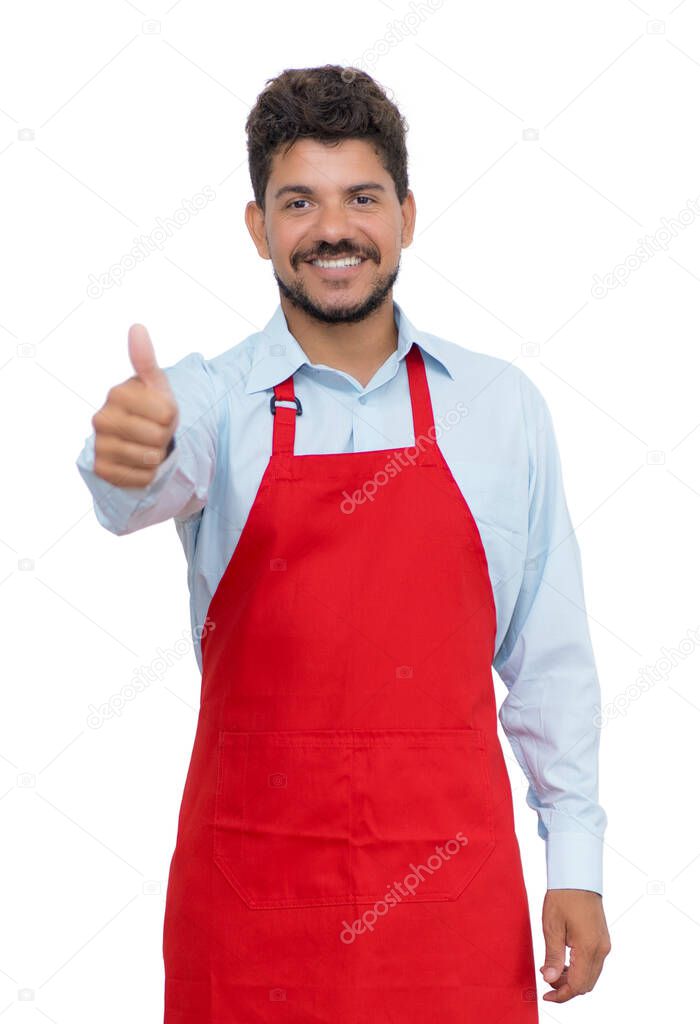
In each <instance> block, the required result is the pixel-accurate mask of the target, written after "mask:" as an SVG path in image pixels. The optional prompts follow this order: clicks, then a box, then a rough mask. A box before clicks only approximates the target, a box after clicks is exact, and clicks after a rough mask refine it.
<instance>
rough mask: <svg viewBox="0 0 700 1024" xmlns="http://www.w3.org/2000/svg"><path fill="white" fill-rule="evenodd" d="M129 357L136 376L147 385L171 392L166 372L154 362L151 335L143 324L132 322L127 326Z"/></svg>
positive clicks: (154, 356) (154, 355)
mask: <svg viewBox="0 0 700 1024" xmlns="http://www.w3.org/2000/svg"><path fill="white" fill-rule="evenodd" d="M129 359H130V360H131V365H132V366H133V368H134V370H135V371H136V376H137V377H138V378H139V380H142V381H143V383H144V384H145V385H146V386H147V387H151V388H156V389H157V390H158V391H164V392H166V393H167V394H172V392H171V388H170V384H169V383H168V377H167V374H166V373H165V371H164V370H161V368H160V366H158V363H157V362H156V353H155V350H154V348H153V342H152V341H151V336H150V335H149V333H148V331H147V330H146V328H145V327H144V326H143V324H132V325H131V327H130V328H129Z"/></svg>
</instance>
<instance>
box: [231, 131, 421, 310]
mask: <svg viewBox="0 0 700 1024" xmlns="http://www.w3.org/2000/svg"><path fill="white" fill-rule="evenodd" d="M246 223H247V225H248V230H249V231H250V233H251V236H252V238H253V241H254V242H255V244H256V247H257V249H258V252H259V254H260V255H261V256H262V257H263V258H264V259H269V260H271V261H272V267H273V273H274V276H275V280H276V281H277V284H278V287H279V289H280V292H281V294H282V295H283V296H285V297H286V298H287V299H288V300H289V302H291V303H292V304H293V305H295V306H296V307H298V308H300V309H302V310H303V311H304V312H305V313H306V314H308V315H309V316H311V317H313V318H314V319H316V320H319V321H321V322H322V323H327V324H335V323H354V322H357V321H359V320H364V319H365V317H367V316H369V314H370V313H372V312H373V311H374V310H375V309H377V308H378V307H379V306H381V304H382V303H383V302H384V301H385V300H386V299H387V296H390V293H391V289H392V287H393V285H394V282H395V281H396V278H397V277H398V273H399V264H400V259H401V249H402V248H403V247H404V246H407V245H410V243H411V241H412V238H413V227H414V223H415V201H414V198H413V193H412V192H410V191H409V193H408V195H407V197H406V199H405V200H404V202H403V203H402V204H400V203H399V201H398V197H397V195H396V189H395V186H394V182H393V179H392V177H391V175H390V174H389V173H388V172H387V171H386V170H385V169H384V167H383V166H382V163H381V160H380V159H379V157H378V155H377V153H376V152H375V150H374V149H373V147H372V146H371V144H370V143H369V142H367V141H365V140H364V139H344V140H343V141H342V142H340V143H338V144H333V145H324V144H323V143H321V142H319V141H318V140H317V139H300V140H298V141H297V142H295V143H294V145H293V146H292V148H291V149H290V150H289V152H287V153H285V152H284V151H283V150H282V149H281V150H278V151H277V153H275V156H274V158H273V163H272V171H271V174H270V179H269V181H268V183H267V188H266V190H265V213H264V214H263V213H262V211H261V210H260V207H259V206H258V205H257V203H252V202H251V203H248V206H247V207H246ZM338 257H347V258H353V262H356V259H357V258H359V263H357V265H353V266H346V267H342V266H341V267H334V266H331V267H328V266H325V267H324V266H318V265H315V264H314V263H313V262H312V261H313V260H314V259H324V260H332V259H333V258H338ZM388 301H390V298H389V300H388Z"/></svg>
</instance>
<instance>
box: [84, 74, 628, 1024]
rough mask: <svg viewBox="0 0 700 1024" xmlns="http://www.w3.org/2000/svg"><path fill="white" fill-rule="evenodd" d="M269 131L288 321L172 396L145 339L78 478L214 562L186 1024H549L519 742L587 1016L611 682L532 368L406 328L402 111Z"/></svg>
mask: <svg viewBox="0 0 700 1024" xmlns="http://www.w3.org/2000/svg"><path fill="white" fill-rule="evenodd" d="M246 128H247V132H248V151H249V166H250V174H251V180H252V185H253V192H254V196H255V199H254V201H251V202H250V203H249V204H248V205H247V207H246V211H245V218H246V224H247V226H248V230H249V232H250V235H251V237H252V239H253V242H254V244H255V246H256V248H257V251H258V254H259V255H260V256H261V257H262V258H263V259H265V260H269V261H270V262H271V264H272V270H273V273H274V277H275V280H276V282H277V286H278V288H279V295H280V301H279V305H278V306H277V308H276V310H275V311H274V313H273V315H272V317H271V319H270V320H269V321H268V323H267V324H266V325H265V327H264V328H263V329H262V330H260V331H256V332H254V333H253V334H251V335H250V336H249V337H247V338H246V339H245V340H244V341H242V342H241V343H240V344H238V345H236V346H234V347H233V348H231V349H229V350H228V351H226V352H224V353H223V354H221V355H218V356H216V357H214V358H212V359H205V358H204V357H203V356H202V355H201V354H199V353H192V354H191V355H188V356H186V357H185V358H184V359H182V360H180V362H178V363H176V364H175V365H174V366H172V367H169V368H167V369H162V368H160V367H159V366H158V364H157V362H156V358H155V354H154V349H153V346H152V344H151V341H150V338H149V336H148V333H147V332H146V330H145V328H143V327H142V326H141V325H136V324H135V325H133V326H132V328H131V329H130V332H129V339H128V341H129V355H130V358H131V362H132V365H133V368H134V371H135V372H134V375H133V376H132V377H130V378H129V379H128V380H126V381H124V382H123V383H121V384H119V385H117V386H115V387H113V388H112V389H111V390H110V392H109V393H108V395H107V400H106V401H105V403H104V405H103V406H102V408H101V409H100V410H99V411H98V412H97V413H96V414H95V416H94V417H93V421H92V422H93V427H94V431H93V434H92V435H91V436H90V437H89V438H88V439H87V441H86V444H85V447H84V449H83V451H82V452H81V454H80V456H79V458H78V467H79V469H80V472H81V474H82V476H83V478H84V479H85V481H86V483H87V484H88V486H89V487H90V488H91V491H92V493H93V495H94V500H95V511H96V515H97V517H98V519H99V521H100V522H101V523H102V524H103V525H104V526H105V527H106V528H108V529H109V530H111V531H112V532H114V533H116V534H126V533H131V532H133V531H135V530H139V529H142V528H144V527H146V526H148V525H150V524H152V523H157V522H162V521H164V520H166V519H170V518H172V519H173V520H174V522H175V525H176V528H177V532H178V535H179V537H180V539H181V541H182V544H183V547H184V550H185V554H186V557H187V561H188V582H189V586H190V596H191V602H190V606H191V617H192V626H193V635H194V636H195V638H196V643H195V651H196V656H197V662H198V665H199V667H200V668H201V671H202V684H201V702H200V708H199V715H198V720H197V727H196V733H195V737H194V745H193V749H192V755H191V760H190V765H189V771H188V775H187V781H186V785H185V790H184V793H183V798H182V805H181V810H180V816H179V821H178V831H177V842H176V847H175V850H174V853H173V857H172V861H171V864H170V874H169V881H168V891H167V901H166V911H165V924H164V941H163V953H164V959H165V985H166V987H165V1022H166V1024H215V1022H216V1024H221V1022H223V1021H253V1020H255V1021H279V1020H281V1019H282V1018H284V1019H285V1020H289V1021H292V1020H293V1021H298V1022H302V1021H317V1022H329V1024H330V1022H333V1024H351V1022H353V1024H354V1022H360V1021H372V1022H373V1024H385V1022H386V1024H388V1022H394V1021H401V1022H402V1024H409V1022H410V1024H413V1022H415V1024H419V1022H420V1024H426V1022H427V1021H432V1020H440V1021H441V1022H442V1024H462V1022H463V1021H465V1020H469V1021H478V1022H479V1024H496V1022H500V1024H506V1022H508V1024H520V1022H523V1024H525V1022H528V1024H532V1022H534V1021H536V1020H537V1019H538V1008H537V990H536V973H535V964H534V954H533V945H532V933H531V926H530V915H529V907H528V898H527V893H526V889H525V884H524V877H523V870H522V864H521V859H520V852H519V846H518V841H517V838H516V834H515V828H514V814H513V801H512V793H511V788H510V782H509V776H508V772H507V769H506V763H505V758H504V752H503V750H502V747H501V744H500V741H499V739H498V736H497V722H498V719H499V718H500V721H501V723H502V725H503V728H504V730H505V733H506V735H507V737H508V740H509V743H510V745H511V746H512V750H513V752H514V753H515V756H516V758H517V761H518V763H519V765H520V766H521V768H522V770H523V772H524V773H525V775H526V777H527V782H528V791H527V802H528V803H529V805H530V806H531V807H532V808H534V809H535V810H536V812H537V816H538V826H539V834H540V835H541V836H542V838H543V839H544V840H545V844H546V846H545V848H546V874H547V892H546V896H545V900H544V906H543V910H542V926H543V931H544V938H545V945H546V956H545V962H544V964H542V965H541V967H540V971H541V972H542V974H543V976H544V979H545V980H546V981H548V982H549V984H550V985H551V986H552V988H551V990H550V991H547V992H546V993H545V994H544V999H547V1000H550V1001H554V1002H564V1001H566V1000H568V999H571V998H572V997H574V996H576V995H579V994H581V993H584V992H588V991H590V989H591V988H592V987H593V986H594V984H595V982H596V980H597V978H598V976H599V974H600V971H601V969H602V965H603V960H604V958H605V956H606V955H607V954H608V952H609V950H610V939H609V936H608V930H607V927H606V922H605V916H604V913H603V907H602V845H603V834H604V830H605V826H606V816H605V813H604V812H603V810H602V808H601V806H600V804H599V803H598V799H597V792H598V767H597V759H598V731H597V729H596V727H595V724H594V720H595V713H596V708H597V707H598V705H599V701H600V695H599V684H598V679H597V673H596V667H595V663H594V658H593V652H592V648H591V642H590V637H589V632H588V628H587V621H586V615H585V611H584V596H583V584H582V575H581V565H580V558H579V550H578V546H577V542H576V539H575V536H574V533H573V530H572V526H571V521H570V518H569V514H568V510H567V505H566V499H565V496H564V489H563V483H562V474H561V466H560V463H559V456H558V452H557V446H556V442H555V439H554V433H553V427H552V422H551V417H550V415H549V412H548V409H547V406H546V403H545V401H544V399H543V398H542V396H541V394H540V393H539V391H538V390H537V389H536V388H535V386H534V385H533V384H532V382H531V381H530V380H529V378H528V377H526V376H525V374H523V373H522V371H520V370H519V369H518V368H516V367H515V366H513V365H512V364H508V363H506V362H505V361H503V360H500V359H496V358H494V357H492V356H488V355H485V354H482V353H479V352H477V351H474V350H472V349H470V348H465V347H463V346H460V345H457V344H455V343H453V342H450V341H447V340H445V339H442V338H439V337H436V336H435V335H432V334H429V333H427V332H426V331H422V330H419V329H417V328H416V327H414V326H413V324H412V323H411V322H410V321H409V319H408V317H407V315H406V313H405V312H404V310H403V308H402V307H401V306H399V304H398V303H397V302H396V301H395V300H394V299H393V293H392V289H393V286H394V283H395V281H396V279H397V276H398V273H399V264H400V258H401V250H402V249H403V248H405V247H407V246H408V245H410V244H411V241H412V238H413V231H414V224H415V218H416V205H415V199H414V196H413V194H412V192H411V191H410V189H409V188H408V178H407V154H406V146H405V130H406V125H405V122H404V120H403V118H402V117H401V115H400V114H399V112H398V110H397V108H396V107H395V105H394V104H393V103H392V102H391V101H390V100H389V99H388V98H387V96H386V94H385V93H384V91H383V90H382V89H381V87H380V86H379V85H378V84H377V83H376V82H374V81H373V80H372V79H371V78H370V77H369V76H368V75H366V74H364V73H363V72H362V71H359V70H357V69H347V68H346V69H343V68H341V67H337V66H334V65H328V66H325V67H321V68H308V69H298V70H297V69H294V70H287V71H284V72H283V73H282V74H281V75H279V76H278V77H277V78H275V79H270V80H268V82H267V85H266V87H265V89H264V90H263V91H262V93H261V94H260V96H259V97H258V99H257V102H256V104H255V106H254V108H253V110H252V111H251V113H250V116H249V118H248V121H247V125H246ZM492 669H495V670H496V672H497V673H498V675H499V676H500V678H501V679H502V680H503V682H504V683H505V685H506V688H507V695H506V697H505V700H504V701H503V704H502V705H501V707H500V709H497V707H496V695H495V692H494V676H493V672H492ZM567 947H569V948H570V950H571V952H570V962H569V964H568V965H567V964H566V950H567ZM280 1002H284V1003H286V1006H285V1008H284V1010H282V1008H281V1007H279V1006H278V1005H277V1004H278V1003H280Z"/></svg>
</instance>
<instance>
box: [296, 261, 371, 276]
mask: <svg viewBox="0 0 700 1024" xmlns="http://www.w3.org/2000/svg"><path fill="white" fill-rule="evenodd" d="M304 262H305V264H306V266H307V267H311V269H312V270H313V271H314V272H315V273H317V274H319V275H320V276H321V277H326V278H335V277H338V278H345V277H353V276H354V275H355V274H357V273H358V271H359V270H360V268H361V267H362V266H363V264H365V263H367V257H365V256H341V257H338V258H336V259H312V260H305V261H304Z"/></svg>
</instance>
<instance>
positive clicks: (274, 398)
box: [270, 394, 303, 416]
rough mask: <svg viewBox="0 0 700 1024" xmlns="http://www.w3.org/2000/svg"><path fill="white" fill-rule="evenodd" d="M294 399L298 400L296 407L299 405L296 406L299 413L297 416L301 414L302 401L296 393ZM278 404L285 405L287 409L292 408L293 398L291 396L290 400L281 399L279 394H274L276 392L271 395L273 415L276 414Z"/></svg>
mask: <svg viewBox="0 0 700 1024" xmlns="http://www.w3.org/2000/svg"><path fill="white" fill-rule="evenodd" d="M294 401H295V402H296V407H297V408H296V414H297V416H301V414H302V411H303V410H302V408H301V402H300V401H299V399H298V398H297V396H296V395H295V396H294ZM276 405H282V406H284V408H285V409H287V408H291V405H292V400H291V398H290V399H289V400H287V399H280V398H277V396H276V395H274V394H273V395H271V396H270V412H271V413H272V415H273V416H274V415H275V411H276V409H275V406H276Z"/></svg>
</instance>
